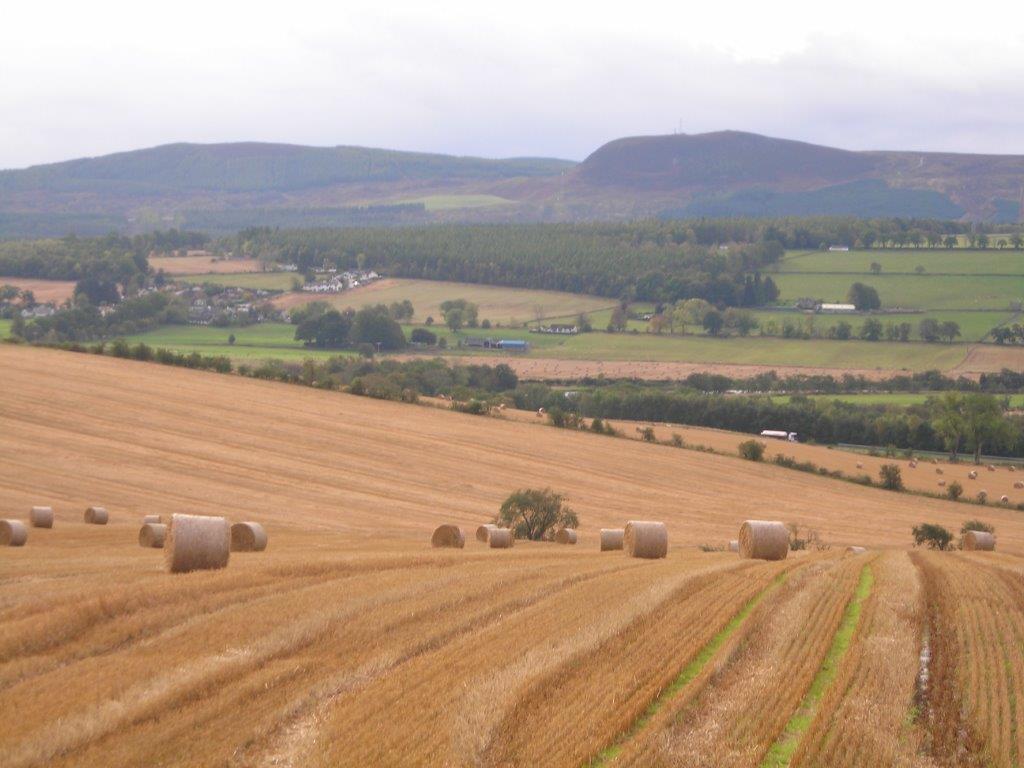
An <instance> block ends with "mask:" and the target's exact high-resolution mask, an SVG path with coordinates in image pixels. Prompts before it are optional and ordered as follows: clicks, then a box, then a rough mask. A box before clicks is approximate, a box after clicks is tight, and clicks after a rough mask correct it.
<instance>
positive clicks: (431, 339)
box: [410, 328, 437, 347]
mask: <svg viewBox="0 0 1024 768" xmlns="http://www.w3.org/2000/svg"><path fill="white" fill-rule="evenodd" d="M410 338H411V339H412V342H413V343H414V344H426V345H427V346H428V347H432V346H434V345H435V344H437V334H436V333H434V332H433V331H428V330H427V329H426V328H413V330H412V335H411V336H410Z"/></svg>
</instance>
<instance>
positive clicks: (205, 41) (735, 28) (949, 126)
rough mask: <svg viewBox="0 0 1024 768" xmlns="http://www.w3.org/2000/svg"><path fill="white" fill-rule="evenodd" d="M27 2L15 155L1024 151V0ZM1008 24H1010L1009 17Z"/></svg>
mask: <svg viewBox="0 0 1024 768" xmlns="http://www.w3.org/2000/svg"><path fill="white" fill-rule="evenodd" d="M489 5H490V4H479V3H469V2H460V1H457V0H443V1H441V2H437V3H432V4H412V3H387V4H383V5H382V4H378V5H374V6H369V5H366V4H362V3H344V2H343V3H340V4H339V3H332V4H325V3H318V2H311V1H310V0H294V1H293V2H292V3H289V4H287V5H282V4H267V3H259V2H256V3H247V4H235V3H211V2H208V1H207V2H204V3H197V2H194V0H185V1H184V2H182V3H180V4H177V5H174V6H166V10H165V11H164V12H163V15H162V16H153V15H151V14H152V11H151V9H149V8H146V9H143V8H141V7H140V4H138V3H122V2H99V3H97V4H89V5H88V6H83V5H82V4H80V3H63V2H62V3H57V4H56V7H55V6H54V5H53V4H31V5H29V4H20V6H24V7H20V6H19V7H18V8H16V9H14V10H11V11H9V12H8V13H7V16H8V17H10V18H9V19H8V20H7V21H8V23H5V25H4V26H3V27H2V28H0V103H2V104H3V105H4V110H3V119H2V120H0V167H18V166H24V165H27V164H30V163H37V162H46V161H55V160H61V159H66V158H70V157H76V156H82V155H95V154H102V153H106V152H112V151H119V150H124V149H131V148H137V147H142V146H151V145H154V144H160V143H167V142H173V141H203V142H213V141H239V140H262V141H286V142H293V143H308V144H317V145H334V144H362V145H369V146H386V147H394V148H399V149H418V150H428V151H440V152H451V153H457V154H479V155H485V156H511V155H548V156H562V157H569V158H582V157H584V156H586V155H587V154H588V153H589V152H590V151H592V150H593V149H595V148H596V147H597V146H599V145H600V144H601V143H603V142H604V141H607V140H609V139H613V138H617V137H619V136H624V135H637V134H653V133H668V132H671V131H673V130H682V131H685V132H700V131H706V130H717V129H722V128H735V129H741V130H750V131H756V132H762V133H767V134H770V135H775V136H783V137H787V138H798V139H803V140H807V141H815V142H821V143H827V144H832V145H835V146H841V147H848V148H851V149H869V148H884V149H922V150H924V149H930V150H956V151H969V152H1015V153H1024V130H1021V129H1022V127H1024V92H1022V91H1021V89H1020V88H1019V87H1018V86H1017V84H1018V83H1019V82H1020V81H1021V79H1022V78H1024V57H1022V56H1021V55H1020V52H1021V50H1022V49H1024V31H1021V32H1014V31H1013V30H1015V29H1018V30H1024V24H1021V23H1020V22H1021V21H1024V11H1020V10H1016V9H1010V10H1006V9H1005V8H1003V9H1002V10H1001V11H1000V12H1001V14H1002V15H1001V16H1000V17H999V18H1001V22H1000V24H998V25H993V18H994V16H993V15H992V12H994V10H995V9H997V8H998V7H999V6H998V5H997V4H995V3H992V2H988V0H981V2H979V3H975V4H974V5H973V6H972V13H971V14H970V15H969V17H965V15H964V14H958V15H957V16H956V21H955V23H954V22H952V21H950V19H951V18H953V17H952V16H950V15H947V14H943V13H941V12H939V11H938V10H937V9H936V8H935V7H934V5H928V6H927V10H924V11H923V10H922V8H923V7H924V6H918V5H917V4H914V3H910V4H908V3H891V2H888V3H883V2H878V1H877V0H866V1H865V2H863V3H861V4H859V6H858V8H857V9H856V11H857V12H856V13H854V12H852V11H851V12H849V13H847V12H846V11H845V10H841V9H839V8H837V7H833V6H832V5H830V4H824V3H820V2H814V3H811V2H802V1H799V0H798V1H795V2H789V3H783V4H782V5H779V4H777V3H776V4H765V3H757V4H755V3H742V2H736V1H734V0H721V1H720V2H716V3H715V4H713V6H712V7H708V8H694V7H691V6H690V4H681V3H672V4H668V3H660V2H646V1H645V0H638V1H636V2H632V3H629V4H618V5H615V6H612V5H602V4H600V3H575V2H573V3H552V2H550V1H549V2H546V3H539V2H534V1H533V0H526V1H525V2H522V3H517V4H508V5H506V6H502V7H501V8H500V9H497V10H496V9H495V8H493V7H489ZM996 30H999V31H998V32H997V31H996Z"/></svg>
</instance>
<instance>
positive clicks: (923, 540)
mask: <svg viewBox="0 0 1024 768" xmlns="http://www.w3.org/2000/svg"><path fill="white" fill-rule="evenodd" d="M911 533H913V535H914V546H915V547H920V546H922V545H924V546H926V547H928V549H943V550H945V549H949V546H950V544H952V542H953V534H952V533H950V532H949V531H948V530H946V529H945V528H943V527H942V526H941V525H937V524H935V523H921V525H915V526H914V527H913V529H911Z"/></svg>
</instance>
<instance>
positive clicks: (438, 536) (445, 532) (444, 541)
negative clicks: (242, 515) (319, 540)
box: [231, 524, 466, 549]
mask: <svg viewBox="0 0 1024 768" xmlns="http://www.w3.org/2000/svg"><path fill="white" fill-rule="evenodd" d="M231 532H232V538H234V527H232V529H231ZM430 546H432V547H455V548H456V549H462V548H463V547H464V546H466V537H465V536H464V535H463V533H462V529H461V528H459V526H457V525H447V524H445V525H439V526H437V528H435V529H434V535H433V536H431V537H430Z"/></svg>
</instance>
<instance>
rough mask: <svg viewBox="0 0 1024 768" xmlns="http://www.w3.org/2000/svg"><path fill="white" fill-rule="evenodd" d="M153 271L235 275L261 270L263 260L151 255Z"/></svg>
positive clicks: (170, 273) (174, 273) (169, 273)
mask: <svg viewBox="0 0 1024 768" xmlns="http://www.w3.org/2000/svg"><path fill="white" fill-rule="evenodd" d="M149 266H150V267H152V268H153V271H154V272H156V271H159V270H161V269H162V270H163V271H164V272H166V273H167V274H168V275H237V274H242V273H248V272H262V271H263V266H264V265H263V262H262V261H259V260H258V259H216V258H214V257H212V256H153V257H150V259H149Z"/></svg>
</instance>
